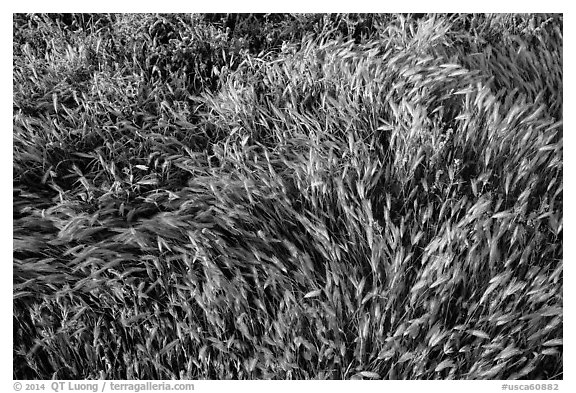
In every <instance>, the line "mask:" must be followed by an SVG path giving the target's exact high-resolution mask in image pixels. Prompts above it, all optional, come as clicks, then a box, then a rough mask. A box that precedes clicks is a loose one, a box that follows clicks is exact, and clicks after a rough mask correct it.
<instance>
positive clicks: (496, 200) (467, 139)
mask: <svg viewBox="0 0 576 393" xmlns="http://www.w3.org/2000/svg"><path fill="white" fill-rule="evenodd" d="M562 21H563V18H562V16H561V15H459V14H450V15H428V14H420V15H386V14H382V15H376V14H374V15H279V14H271V15H248V14H244V15H224V14H222V15H216V14H212V15H142V14H139V15H136V14H133V15H132V14H125V15H109V14H91V15H87V14H49V15H30V14H28V15H22V14H15V15H14V18H13V24H14V26H13V27H14V36H13V46H14V58H13V65H14V74H13V80H14V90H13V97H14V100H13V101H14V104H13V105H14V110H13V116H14V120H13V124H14V129H13V153H14V169H13V177H14V183H13V201H14V203H13V210H14V225H13V228H14V232H13V235H14V244H13V247H14V250H13V253H14V262H13V263H14V268H13V269H14V270H13V271H14V275H13V280H14V307H13V310H14V315H13V324H14V337H13V345H14V347H13V360H14V378H17V379H36V378H38V379H49V378H58V379H83V378H89V379H92V378H105V379H136V378H138V379H172V378H177V379H180V378H186V379H203V378H210V379H230V378H232V379H235V378H239V379H260V378H272V379H302V378H331V379H348V378H354V379H358V378H382V379H503V378H511V379H558V378H562V372H563V368H562V352H563V350H562V348H563V345H562V325H563V319H562V316H563V313H562V286H563V282H562V275H563V274H562V222H563V220H562V194H563V192H562V190H563V182H562V172H563V169H562V168H563V165H562V151H563V145H562V109H563V107H562V75H563V72H562V43H563V38H562Z"/></svg>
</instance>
